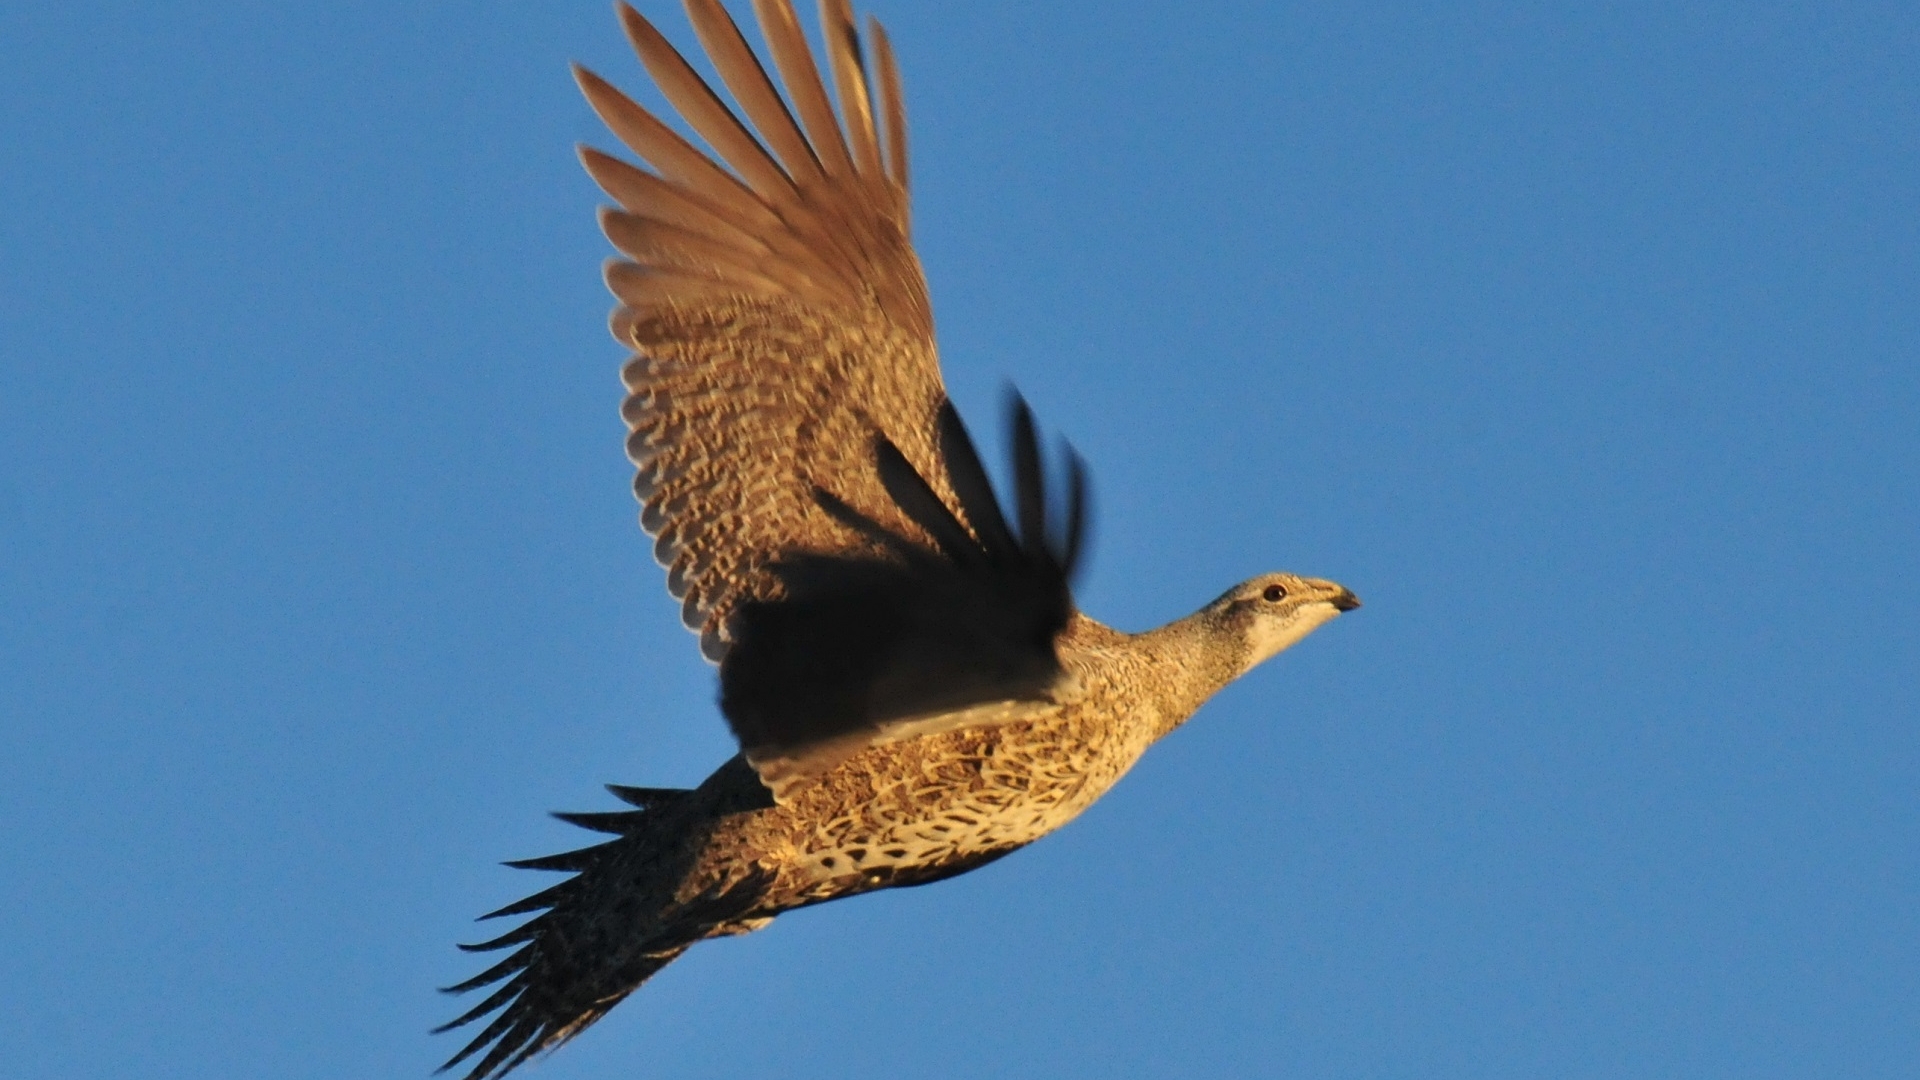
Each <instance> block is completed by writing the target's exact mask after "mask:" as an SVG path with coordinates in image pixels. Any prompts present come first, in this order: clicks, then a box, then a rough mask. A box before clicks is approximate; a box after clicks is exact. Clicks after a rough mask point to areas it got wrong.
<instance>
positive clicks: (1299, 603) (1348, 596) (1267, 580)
mask: <svg viewBox="0 0 1920 1080" xmlns="http://www.w3.org/2000/svg"><path fill="white" fill-rule="evenodd" d="M1359 606H1360V598H1359V597H1357V596H1355V595H1353V592H1352V590H1350V589H1348V588H1347V587H1346V586H1345V585H1341V584H1338V583H1337V582H1332V581H1323V580H1321V579H1320V578H1310V577H1301V576H1299V575H1298V574H1262V575H1260V576H1259V577H1257V578H1252V579H1250V580H1248V581H1243V582H1241V583H1240V584H1238V585H1235V586H1234V587H1233V588H1231V589H1228V590H1227V591H1226V592H1225V593H1224V594H1222V595H1221V597H1220V599H1218V600H1215V601H1214V602H1213V603H1211V604H1208V605H1207V607H1206V614H1207V615H1208V616H1209V621H1210V622H1213V623H1214V624H1215V625H1216V626H1217V627H1219V628H1220V629H1222V630H1224V631H1226V632H1228V633H1229V634H1230V635H1232V636H1233V637H1234V638H1236V639H1237V640H1238V641H1239V642H1240V643H1241V645H1242V649H1243V656H1244V657H1245V659H1244V660H1242V661H1241V665H1240V673H1241V674H1245V673H1246V672H1248V671H1250V670H1252V669H1253V668H1254V667H1255V666H1257V665H1259V664H1260V663H1261V662H1263V661H1265V660H1268V659H1271V658H1272V657H1273V656H1274V655H1275V654H1276V653H1278V652H1280V651H1281V650H1282V649H1285V648H1287V647H1288V646H1289V645H1292V644H1293V643H1295V642H1297V641H1299V640H1300V639H1301V638H1304V637H1306V636H1307V635H1308V634H1311V633H1313V632H1314V631H1315V630H1316V629H1318V628H1319V627H1320V626H1321V625H1322V624H1323V623H1326V622H1328V621H1329V620H1331V619H1332V618H1333V617H1334V616H1336V615H1338V614H1340V613H1341V612H1343V611H1352V610H1353V609H1354V608H1357V607H1359Z"/></svg>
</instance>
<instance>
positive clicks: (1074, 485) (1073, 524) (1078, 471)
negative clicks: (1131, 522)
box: [1058, 442, 1092, 581]
mask: <svg viewBox="0 0 1920 1080" xmlns="http://www.w3.org/2000/svg"><path fill="white" fill-rule="evenodd" d="M1061 452H1062V453H1063V454H1064V455H1065V456H1066V459H1067V530H1066V531H1067V536H1066V543H1065V545H1064V546H1063V547H1062V548H1061V550H1060V552H1059V555H1058V559H1059V561H1060V573H1061V575H1062V576H1064V577H1065V578H1067V579H1068V580H1069V581H1071V580H1072V579H1073V575H1074V572H1075V571H1076V570H1078V569H1079V567H1080V559H1081V556H1082V555H1083V554H1084V553H1085V551H1086V540H1087V522H1088V521H1090V520H1092V514H1091V506H1090V504H1091V501H1092V496H1091V495H1090V494H1089V491H1088V485H1087V464H1086V462H1085V461H1083V460H1082V459H1081V457H1080V455H1079V453H1077V452H1076V451H1075V450H1074V448H1073V447H1072V446H1070V445H1068V444H1066V443H1064V442H1063V443H1061Z"/></svg>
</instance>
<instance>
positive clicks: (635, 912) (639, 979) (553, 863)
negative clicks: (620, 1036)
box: [434, 784, 763, 1080]
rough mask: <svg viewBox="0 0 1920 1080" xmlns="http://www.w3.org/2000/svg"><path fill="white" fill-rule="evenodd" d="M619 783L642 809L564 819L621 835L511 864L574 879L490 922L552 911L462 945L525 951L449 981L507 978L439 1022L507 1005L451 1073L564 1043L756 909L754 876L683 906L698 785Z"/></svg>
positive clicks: (506, 1062) (503, 1066) (492, 1072)
mask: <svg viewBox="0 0 1920 1080" xmlns="http://www.w3.org/2000/svg"><path fill="white" fill-rule="evenodd" d="M607 789H608V790H609V791H612V792H613V793H614V794H615V795H617V796H619V798H620V799H621V800H622V801H624V802H626V803H628V804H629V805H631V806H633V807H635V809H632V810H625V811H616V812H613V813H594V814H568V813H558V814H555V815H554V816H555V817H557V818H560V819H561V820H562V821H567V822H571V823H572V824H575V825H578V826H580V827H582V828H586V829H592V830H594V831H596V832H604V833H612V834H614V836H615V837H616V838H615V839H613V840H609V841H607V842H606V843H603V844H596V845H594V846H592V847H587V848H581V849H579V850H578V851H568V852H564V853H562V854H559V855H549V856H547V857H546V858H542V859H523V860H520V861H516V862H510V863H508V864H507V865H508V866H514V867H520V868H523V869H527V870H559V871H564V872H568V873H572V874H573V875H574V876H573V877H571V878H568V879H567V880H565V881H563V882H561V883H560V884H558V885H555V886H553V887H552V888H549V889H545V890H543V891H541V892H538V893H535V894H534V895H532V896H529V897H527V898H526V899H525V900H521V901H519V902H518V903H514V904H509V905H507V906H506V907H503V908H501V909H500V910H498V911H494V912H490V913H488V914H486V915H482V916H481V918H482V919H495V918H501V917H503V916H507V915H524V914H527V913H529V912H534V911H539V912H541V914H539V915H537V916H535V917H534V918H532V919H529V920H528V921H526V922H525V923H522V924H521V925H520V926H518V927H516V928H514V929H513V930H510V931H508V932H507V933H505V934H502V935H501V936H499V937H497V938H494V939H493V940H491V941H483V942H481V943H479V944H477V945H462V946H460V948H462V949H464V950H466V951H467V952H490V951H493V950H495V949H507V948H513V947H514V946H518V948H515V949H514V951H513V953H512V955H510V956H508V957H507V958H506V959H504V960H502V961H500V962H499V963H498V964H495V965H494V966H492V967H490V968H488V969H487V970H485V971H483V972H481V973H480V974H478V975H475V976H474V977H473V978H471V979H468V980H467V981H465V982H462V983H458V984H456V985H453V986H449V987H445V988H444V989H445V991H446V992H447V993H450V994H464V993H466V992H467V991H469V990H477V989H479V988H481V987H483V986H490V985H492V984H494V983H499V982H501V981H502V980H505V982H504V984H503V985H501V986H500V987H499V988H498V989H496V990H494V992H493V993H492V994H491V995H490V996H489V997H488V998H487V999H486V1000H485V1001H482V1002H481V1003H480V1004H478V1005H476V1006H474V1007H473V1008H472V1009H470V1010H468V1011H467V1012H466V1013H464V1014H462V1015H461V1016H460V1017H459V1018H457V1019H455V1020H453V1021H452V1022H450V1023H447V1024H443V1025H441V1026H440V1027H438V1028H435V1029H434V1032H435V1034H438V1033H439V1032H442V1031H448V1030H451V1029H453V1028H457V1027H461V1026H463V1025H465V1024H470V1023H473V1022H474V1021H475V1020H478V1019H480V1018H481V1017H483V1016H486V1015H487V1014H488V1013H490V1012H493V1011H494V1010H496V1009H498V1010H500V1015H499V1016H496V1017H494V1018H493V1021H492V1022H491V1023H489V1024H488V1025H487V1026H486V1028H485V1029H484V1030H482V1031H481V1032H480V1034H479V1035H477V1036H475V1037H474V1039H473V1041H472V1042H469V1043H468V1044H467V1045H466V1047H465V1048H464V1049H462V1050H461V1051H460V1052H459V1053H458V1054H455V1055H454V1056H453V1057H452V1059H450V1060H449V1061H448V1062H447V1063H446V1064H445V1065H442V1066H441V1067H440V1071H441V1072H445V1071H446V1070H448V1069H451V1068H453V1067H454V1066H456V1065H459V1064H460V1063H461V1062H463V1061H465V1060H467V1059H468V1058H470V1057H472V1056H473V1055H475V1054H477V1053H479V1052H480V1051H481V1050H483V1049H484V1050H486V1053H485V1055H483V1056H482V1057H481V1058H480V1060H479V1061H478V1062H477V1063H476V1064H475V1065H474V1066H473V1068H472V1070H471V1071H469V1072H468V1073H467V1075H466V1078H465V1080H486V1078H489V1077H498V1076H504V1075H505V1074H506V1073H508V1072H511V1071H512V1070H513V1069H514V1068H516V1067H517V1066H519V1065H520V1064H521V1063H522V1062H524V1061H526V1060H527V1059H528V1058H529V1057H532V1056H533V1055H534V1054H537V1053H539V1052H540V1051H542V1050H547V1049H551V1048H553V1047H556V1046H559V1045H560V1044H561V1043H564V1042H566V1041H567V1040H568V1039H571V1038H572V1037H574V1036H575V1035H578V1034H579V1033H580V1032H582V1031H584V1030H585V1029H586V1028H587V1027H588V1026H589V1025H591V1024H592V1023H593V1022H594V1021H595V1020H598V1019H600V1018H601V1017H602V1016H605V1015H606V1013H607V1010H609V1009H611V1008H613V1007H614V1006H615V1005H617V1004H619V1003H620V1001H621V999H622V998H625V997H626V996H627V995H628V994H630V993H632V992H633V991H634V990H636V989H638V988H639V986H640V984H641V983H644V982H646V981H647V979H649V978H651V977H652V975H653V973H654V972H656V971H659V970H660V969H661V968H663V967H666V966H667V965H668V964H669V963H672V962H673V960H674V958H675V957H677V956H679V955H680V954H681V953H683V952H685V951H686V950H687V949H688V947H690V946H691V945H693V944H694V943H695V942H697V941H699V940H701V939H702V938H704V937H707V936H709V935H710V934H711V933H712V932H713V928H715V927H717V926H723V925H725V924H727V923H728V922H731V921H734V920H737V919H738V918H740V917H741V916H743V915H745V914H746V913H747V912H748V911H749V910H750V909H751V908H752V907H753V905H754V903H755V901H756V900H757V899H758V895H759V893H760V891H761V885H762V884H763V883H762V882H759V881H758V880H757V879H754V878H752V877H749V878H747V879H743V880H738V881H734V882H731V883H729V884H728V885H727V886H726V887H724V888H716V889H713V890H709V891H708V892H707V893H703V894H701V895H699V896H697V897H695V898H693V899H692V900H689V901H680V902H676V901H675V900H674V893H675V891H676V889H677V887H678V886H679V885H680V883H681V881H682V880H684V877H685V874H686V871H687V869H688V868H687V867H686V866H684V865H680V864H681V863H684V862H685V861H686V860H687V857H688V856H687V854H686V853H687V850H688V848H689V845H687V844H685V843H684V842H678V841H680V840H681V837H680V836H679V835H678V834H679V833H680V832H681V831H682V830H684V829H685V828H686V827H687V826H688V825H689V824H690V823H689V822H685V821H676V820H674V819H677V818H683V817H685V815H682V814H676V813H674V809H675V807H676V804H680V803H681V801H682V800H684V799H685V798H686V797H687V796H689V795H691V794H693V792H690V791H684V790H678V789H668V788H632V787H622V786H619V785H616V784H609V785H607ZM489 1044H491V1047H490V1048H489Z"/></svg>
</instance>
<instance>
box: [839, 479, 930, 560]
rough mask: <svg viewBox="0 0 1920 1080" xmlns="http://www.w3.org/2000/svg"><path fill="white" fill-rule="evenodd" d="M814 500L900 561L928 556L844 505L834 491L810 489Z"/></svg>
mask: <svg viewBox="0 0 1920 1080" xmlns="http://www.w3.org/2000/svg"><path fill="white" fill-rule="evenodd" d="M813 498H814V501H815V502H816V503H818V504H819V506H820V509H822V510H824V511H826V512H827V516H828V517H831V518H833V519H834V520H835V521H838V522H839V523H841V524H842V525H845V526H846V527H847V528H849V529H852V530H853V531H854V532H857V533H859V534H860V535H861V536H862V537H865V538H866V540H867V541H868V542H869V543H872V544H873V545H874V546H876V547H881V548H885V549H887V550H888V551H891V552H893V553H894V554H895V555H897V556H899V557H900V558H901V560H902V561H904V562H906V563H908V564H916V563H920V562H922V561H924V560H926V559H927V558H929V557H930V556H929V555H928V553H927V551H926V550H925V549H924V548H922V547H920V546H919V545H917V544H913V543H911V542H909V541H908V540H907V538H906V537H903V536H901V535H900V534H899V533H897V532H894V531H893V530H892V529H889V528H887V527H886V526H884V525H882V524H880V523H879V522H877V521H875V520H873V519H872V518H870V517H868V516H867V515H865V514H863V513H861V512H860V511H858V510H855V509H854V508H853V507H851V506H849V505H847V503H846V500H844V499H842V498H840V497H839V496H838V495H835V494H834V493H833V492H831V491H828V490H826V489H825V488H820V487H816V488H814V489H813Z"/></svg>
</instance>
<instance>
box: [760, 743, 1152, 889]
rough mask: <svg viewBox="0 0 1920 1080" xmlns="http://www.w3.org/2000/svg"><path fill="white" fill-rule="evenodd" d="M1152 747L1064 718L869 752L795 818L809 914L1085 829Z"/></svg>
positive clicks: (808, 797)
mask: <svg viewBox="0 0 1920 1080" xmlns="http://www.w3.org/2000/svg"><path fill="white" fill-rule="evenodd" d="M1146 743H1147V739H1146V738H1145V737H1135V736H1133V735H1132V733H1131V732H1130V731H1128V730H1126V729H1125V728H1120V729H1116V727H1115V726H1114V725H1111V724H1094V723H1091V722H1089V721H1088V720H1085V719H1083V718H1081V717H1080V716H1077V715H1076V713H1075V711H1074V710H1062V711H1060V712H1057V713H1053V714H1050V715H1046V716H1041V717H1037V718H1034V719H1030V720H1021V721H1016V722H1013V723H1008V724H1002V725H996V726H991V727H980V728H973V729H963V730H959V731H950V732H942V733H939V734H936V735H929V736H925V737H923V738H919V739H913V740H907V741H903V742H897V743H888V744H884V745H880V746H873V747H869V748H867V749H866V750H863V751H861V752H860V753H859V754H857V755H855V756H854V757H853V758H851V759H849V760H848V761H847V762H846V763H845V764H843V765H842V766H840V767H839V768H837V769H835V770H834V772H833V773H831V774H829V775H828V776H826V777H823V778H822V780H821V783H820V785H819V786H818V788H816V789H813V790H810V791H808V792H806V793H805V794H804V795H803V796H802V797H801V798H799V799H796V800H795V801H794V804H793V805H792V806H791V807H788V808H786V809H787V810H789V811H790V812H791V814H792V817H791V818H790V821H791V824H792V830H791V832H789V836H790V837H791V842H792V847H791V849H790V852H791V854H790V858H791V859H792V862H791V863H789V867H790V872H791V873H793V874H794V875H795V877H796V878H797V879H799V880H797V881H795V884H796V885H798V886H799V887H800V889H801V890H802V891H803V892H805V893H807V894H809V895H808V899H807V901H803V902H817V901H818V900H823V899H828V898H830V897H832V896H841V895H846V894H847V893H849V892H861V891H866V890H869V889H874V888H885V887H888V886H892V885H907V884H923V883H925V882H927V881H932V880H938V879H939V878H942V877H947V876H951V875H952V874H956V873H962V872H965V871H966V870H969V869H972V868H973V867H975V866H979V865H981V864H982V863H985V862H988V861H991V860H992V859H993V858H996V857H998V856H999V855H1003V854H1005V853H1007V852H1009V851H1011V850H1013V849H1014V848H1017V847H1021V846H1023V845H1025V844H1029V843H1032V842H1033V841H1035V840H1037V839H1039V838H1040V837H1042V836H1045V835H1046V834H1047V833H1050V832H1052V831H1053V830H1055V829H1057V828H1059V827H1060V826H1062V825H1065V824H1066V823H1067V822H1069V821H1071V820H1073V819H1074V818H1075V817H1077V816H1078V815H1079V814H1080V812H1081V811H1083V810H1085V809H1086V808H1087V807H1088V806H1090V805H1092V804H1093V802H1094V801H1095V800H1096V799H1098V798H1099V797H1100V796H1101V795H1102V794H1104V793H1105V792H1106V791H1107V789H1108V788H1110V787H1112V786H1113V784H1114V782H1115V781H1117V780H1118V779H1119V778H1120V776H1121V775H1122V774H1124V773H1125V772H1126V770H1127V769H1128V768H1129V767H1131V766H1132V764H1133V762H1134V761H1135V760H1137V759H1138V758H1139V756H1140V753H1141V752H1142V751H1144V750H1145V749H1146Z"/></svg>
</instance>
